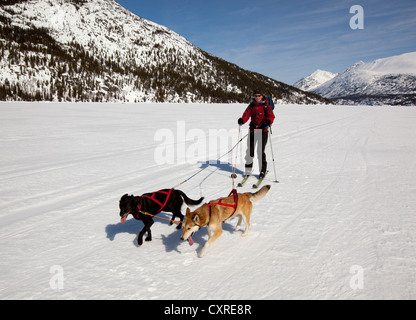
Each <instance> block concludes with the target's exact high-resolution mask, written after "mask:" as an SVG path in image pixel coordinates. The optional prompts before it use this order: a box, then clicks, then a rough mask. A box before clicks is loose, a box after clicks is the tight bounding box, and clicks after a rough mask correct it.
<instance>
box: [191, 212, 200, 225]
mask: <svg viewBox="0 0 416 320" xmlns="http://www.w3.org/2000/svg"><path fill="white" fill-rule="evenodd" d="M192 221H193V222H195V223H198V222H199V216H198V215H197V214H196V215H195V217H194V218H193V219H192Z"/></svg>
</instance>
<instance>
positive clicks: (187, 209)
mask: <svg viewBox="0 0 416 320" xmlns="http://www.w3.org/2000/svg"><path fill="white" fill-rule="evenodd" d="M190 214H191V210H189V208H186V215H187V216H189V215H190Z"/></svg>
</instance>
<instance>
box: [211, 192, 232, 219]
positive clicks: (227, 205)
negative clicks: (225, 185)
mask: <svg viewBox="0 0 416 320" xmlns="http://www.w3.org/2000/svg"><path fill="white" fill-rule="evenodd" d="M231 195H233V196H234V204H228V203H223V202H222V200H223V199H224V198H221V199H220V200H219V201H218V202H213V203H207V206H208V207H209V216H210V217H211V207H212V206H215V205H217V204H218V205H220V206H224V207H230V208H234V210H233V212H232V213H231V215H230V216H229V217H228V218H227V219H225V220H228V219H230V218H231V217H232V216H233V215H234V213H235V211H236V210H237V202H238V195H237V190H236V189H233V190H231V192H230V194H229V195H228V197H229V196H231ZM228 197H227V198H228ZM225 220H224V221H223V223H224V222H225Z"/></svg>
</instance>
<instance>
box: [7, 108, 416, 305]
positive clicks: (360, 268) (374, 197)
mask: <svg viewBox="0 0 416 320" xmlns="http://www.w3.org/2000/svg"><path fill="white" fill-rule="evenodd" d="M244 108H245V105H184V104H143V105H134V104H71V103H68V104H54V103H40V104H30V103H1V104H0V152H1V157H0V179H1V184H0V248H1V253H0V271H1V272H0V299H110V298H112V299H390V298H391V299H415V298H416V217H415V211H416V210H415V209H416V162H415V159H416V130H415V123H416V109H415V108H404V107H376V108H374V107H345V106H296V105H279V106H277V110H276V116H277V119H276V123H275V125H274V126H273V136H272V139H273V147H274V152H275V156H276V162H277V174H278V179H279V180H280V183H279V184H275V183H273V180H274V174H273V167H272V162H271V157H270V148H269V146H268V147H267V149H266V150H267V151H268V156H269V158H268V159H269V169H270V170H271V172H270V175H269V176H268V181H266V183H268V184H271V186H272V188H271V190H270V192H269V194H268V195H267V196H266V197H265V198H264V199H263V200H261V201H259V202H258V203H256V204H255V207H254V210H253V214H252V226H251V229H250V232H249V234H248V236H247V237H245V238H243V237H241V234H242V232H243V231H244V228H243V230H240V231H234V225H235V223H236V220H235V219H233V220H231V221H230V223H226V224H224V229H225V232H224V234H223V235H222V236H221V237H220V238H219V240H217V242H215V243H214V245H213V246H212V247H211V248H210V250H209V251H208V253H207V255H206V256H205V257H204V258H198V252H199V251H200V250H201V248H202V246H203V244H204V242H205V241H206V239H207V232H206V229H202V230H201V231H199V232H198V233H196V234H195V235H194V240H195V245H194V246H192V247H191V246H189V245H188V243H187V242H186V241H181V240H180V231H177V230H176V229H175V228H174V227H173V226H169V225H168V223H167V222H165V221H164V220H158V219H155V224H154V225H153V227H152V233H153V241H152V242H150V243H147V242H146V243H144V244H143V246H141V247H137V245H136V240H137V234H138V232H139V231H140V229H141V228H142V223H141V222H138V221H136V220H134V219H133V218H132V217H130V218H129V219H128V220H127V222H126V223H125V224H123V225H122V224H121V223H120V218H119V209H118V201H119V199H120V197H121V196H122V195H123V194H125V193H130V194H135V195H140V194H142V193H145V192H150V191H156V190H158V189H161V188H169V187H173V186H175V185H177V184H178V183H180V182H181V181H183V180H185V179H186V178H188V177H190V176H191V175H192V174H194V173H197V172H198V171H200V170H201V169H203V168H205V169H204V170H202V171H200V172H199V174H197V175H196V176H195V177H193V178H192V179H191V180H189V181H188V182H187V183H185V184H183V185H181V186H180V187H179V189H181V190H183V191H184V192H186V193H187V194H188V195H189V196H190V197H192V198H198V197H200V196H205V197H206V199H207V200H211V199H215V198H217V197H220V196H226V195H227V194H228V193H229V192H230V190H231V179H230V177H229V175H230V171H229V170H230V166H229V165H228V164H227V163H215V161H213V160H216V159H217V158H218V157H219V156H220V155H223V154H224V153H226V152H227V151H228V150H229V149H230V148H231V146H232V145H233V142H232V141H235V139H236V135H237V130H236V129H237V128H236V127H237V125H236V124H237V119H238V117H240V116H241V114H242V112H243V111H244ZM228 136H230V137H231V136H232V137H233V138H232V139H231V138H230V139H228V138H227V139H226V140H221V139H223V138H224V137H228ZM221 137H222V138H221ZM228 140H229V141H228ZM219 141H222V142H219ZM224 141H228V143H224ZM216 142H218V144H217V145H218V147H215V146H216ZM243 149H245V141H244V144H243ZM204 150H205V151H206V152H204ZM243 151H244V150H243ZM171 152H174V155H172V154H171ZM207 160H211V163H209V165H207V164H204V162H205V161H207ZM222 160H223V161H226V162H228V161H229V160H231V157H230V155H228V156H225V157H224V158H222ZM242 168H243V163H242V162H241V161H240V164H239V168H238V170H237V172H238V173H241V172H240V170H241V169H242ZM248 185H251V183H248ZM244 190H245V191H251V189H250V187H245V188H244ZM183 212H185V207H184V208H183ZM161 215H162V216H164V217H170V214H164V213H162V214H161Z"/></svg>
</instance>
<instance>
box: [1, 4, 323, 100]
mask: <svg viewBox="0 0 416 320" xmlns="http://www.w3.org/2000/svg"><path fill="white" fill-rule="evenodd" d="M0 70H1V72H0V100H51V101H123V102H124V101H129V102H144V101H153V102H234V101H235V102H247V101H248V100H249V99H250V96H251V93H252V90H253V89H254V88H257V87H261V88H263V90H265V91H266V92H268V93H269V94H270V95H272V96H273V97H274V98H275V99H276V100H279V99H280V101H281V102H284V103H287V102H291V103H330V101H328V100H327V99H323V98H322V97H319V96H317V95H315V94H305V93H304V92H302V91H301V90H298V89H297V88H294V87H291V86H288V85H286V84H283V83H281V82H278V81H276V80H273V79H271V78H268V77H265V76H262V75H260V74H257V73H253V72H250V71H246V70H243V69H241V68H239V67H238V66H236V65H234V64H231V63H228V62H226V61H224V60H222V59H220V58H217V57H214V56H212V55H210V54H208V53H206V52H204V51H203V50H201V49H199V48H197V47H195V46H193V45H192V44H191V43H190V42H189V41H187V40H186V39H185V38H184V37H182V36H180V35H178V34H177V33H175V32H173V31H172V30H170V29H168V28H166V27H164V26H161V25H158V24H156V23H153V22H151V21H148V20H145V19H143V18H141V17H139V16H136V15H134V14H133V13H131V12H130V11H128V10H126V9H124V8H123V7H122V6H120V5H119V4H118V3H117V2H115V1H114V0H4V1H2V2H1V4H0Z"/></svg>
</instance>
